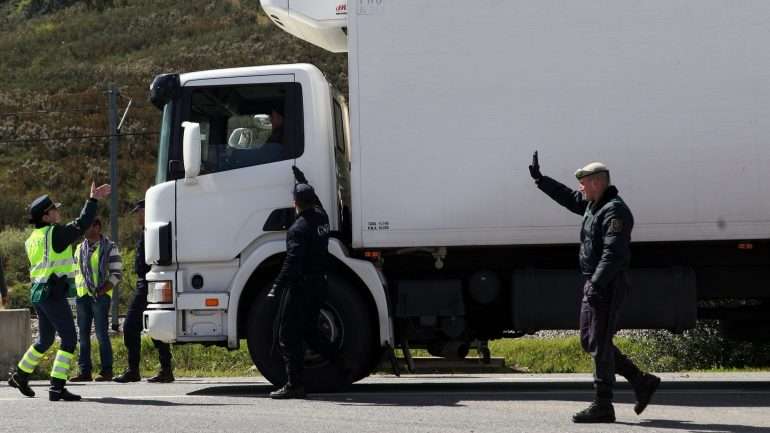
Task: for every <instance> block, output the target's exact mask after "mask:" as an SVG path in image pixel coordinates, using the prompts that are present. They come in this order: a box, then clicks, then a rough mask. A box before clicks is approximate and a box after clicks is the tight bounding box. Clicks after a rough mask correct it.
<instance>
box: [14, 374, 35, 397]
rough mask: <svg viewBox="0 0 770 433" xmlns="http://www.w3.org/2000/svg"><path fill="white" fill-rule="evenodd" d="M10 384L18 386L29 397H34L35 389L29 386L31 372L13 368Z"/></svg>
mask: <svg viewBox="0 0 770 433" xmlns="http://www.w3.org/2000/svg"><path fill="white" fill-rule="evenodd" d="M8 386H11V387H13V388H16V389H18V390H19V392H21V393H22V394H24V395H25V396H27V397H34V396H35V391H33V390H32V388H30V387H29V373H27V372H24V371H21V370H18V369H16V370H11V373H10V375H9V376H8Z"/></svg>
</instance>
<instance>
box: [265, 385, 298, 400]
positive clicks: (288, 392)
mask: <svg viewBox="0 0 770 433" xmlns="http://www.w3.org/2000/svg"><path fill="white" fill-rule="evenodd" d="M270 398H273V399H276V400H286V399H290V398H305V387H304V386H291V385H284V386H283V388H281V389H279V390H278V391H273V392H271V393H270Z"/></svg>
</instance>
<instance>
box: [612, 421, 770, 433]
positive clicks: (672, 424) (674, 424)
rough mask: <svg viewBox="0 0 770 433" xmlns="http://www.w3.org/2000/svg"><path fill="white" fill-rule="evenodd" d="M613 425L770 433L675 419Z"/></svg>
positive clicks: (717, 432)
mask: <svg viewBox="0 0 770 433" xmlns="http://www.w3.org/2000/svg"><path fill="white" fill-rule="evenodd" d="M615 424H620V425H628V426H634V427H650V428H653V429H671V430H686V431H688V432H695V433H700V432H702V433H767V432H768V431H770V428H768V427H751V426H746V425H735V424H698V423H694V422H691V421H680V420H675V419H650V420H644V421H641V422H638V423H631V422H620V421H617V422H616V423H615Z"/></svg>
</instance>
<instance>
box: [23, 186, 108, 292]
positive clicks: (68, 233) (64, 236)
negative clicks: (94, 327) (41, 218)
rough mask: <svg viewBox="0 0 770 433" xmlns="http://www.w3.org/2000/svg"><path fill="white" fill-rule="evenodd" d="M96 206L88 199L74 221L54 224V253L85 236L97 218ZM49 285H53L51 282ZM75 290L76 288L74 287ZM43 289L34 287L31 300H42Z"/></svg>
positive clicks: (95, 203)
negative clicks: (41, 292)
mask: <svg viewBox="0 0 770 433" xmlns="http://www.w3.org/2000/svg"><path fill="white" fill-rule="evenodd" d="M96 206H97V201H96V199H93V198H91V199H88V201H86V204H85V205H83V209H82V210H81V211H80V216H78V217H77V219H75V220H74V221H72V222H70V223H68V224H66V225H61V224H54V225H53V227H52V228H51V244H52V246H53V249H54V251H56V252H57V253H61V252H63V251H64V250H66V249H67V247H69V246H70V245H72V244H73V243H74V242H75V241H77V240H78V239H79V238H80V237H81V236H83V233H85V231H86V229H87V228H88V227H91V224H92V223H93V221H94V218H95V217H96ZM48 225H49V224H46V223H44V222H40V223H38V224H35V228H42V227H46V226H48ZM48 284H49V285H50V284H52V283H51V281H50V280H49V283H48ZM72 288H73V289H74V287H72ZM42 289H43V287H42V285H39V284H38V285H35V284H33V285H32V293H30V298H31V299H41V295H40V291H41V290H42Z"/></svg>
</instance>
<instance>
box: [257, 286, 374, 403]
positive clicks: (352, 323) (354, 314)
mask: <svg viewBox="0 0 770 433" xmlns="http://www.w3.org/2000/svg"><path fill="white" fill-rule="evenodd" d="M267 292H268V290H263V291H262V293H260V294H259V296H257V299H255V301H254V304H253V305H252V307H251V311H250V317H249V329H248V334H247V341H248V345H249V353H250V354H251V359H252V360H253V361H254V365H256V366H257V368H258V369H259V371H260V372H261V373H262V375H263V376H264V377H265V379H267V380H268V381H270V383H272V384H273V385H276V386H282V385H283V384H284V383H286V370H285V367H284V363H283V359H282V358H281V351H280V348H279V347H278V343H277V342H276V343H275V345H273V323H274V321H275V317H276V314H277V311H278V302H277V301H268V300H267V299H266V298H267ZM368 311H369V309H368V308H367V307H366V303H365V301H364V299H363V298H362V297H361V295H360V294H359V293H358V292H357V291H356V290H355V288H354V287H353V286H351V285H350V284H349V283H348V282H347V281H346V280H344V279H342V278H339V277H336V276H334V275H329V296H328V297H327V300H326V302H324V304H323V305H322V306H321V316H320V317H319V327H320V328H321V333H322V335H324V336H325V337H327V338H329V336H330V335H331V336H332V338H333V339H332V342H333V343H336V344H338V347H339V348H340V351H341V355H342V357H343V358H344V360H345V364H346V366H347V367H348V368H349V369H350V371H349V372H348V374H345V373H344V372H343V370H342V368H341V366H339V365H333V364H332V363H330V362H328V361H327V360H325V359H323V358H322V357H320V356H319V355H317V354H315V353H313V352H311V351H310V350H306V354H305V370H304V385H305V388H306V389H307V390H308V391H311V392H330V391H337V390H340V389H342V388H344V387H346V386H348V385H350V384H351V383H353V382H355V381H357V380H360V379H362V378H364V377H366V376H368V375H369V373H370V369H371V365H372V363H373V361H372V357H373V356H374V354H375V347H376V345H375V338H374V327H373V326H372V320H373V318H372V317H369V314H367V312H368Z"/></svg>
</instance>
